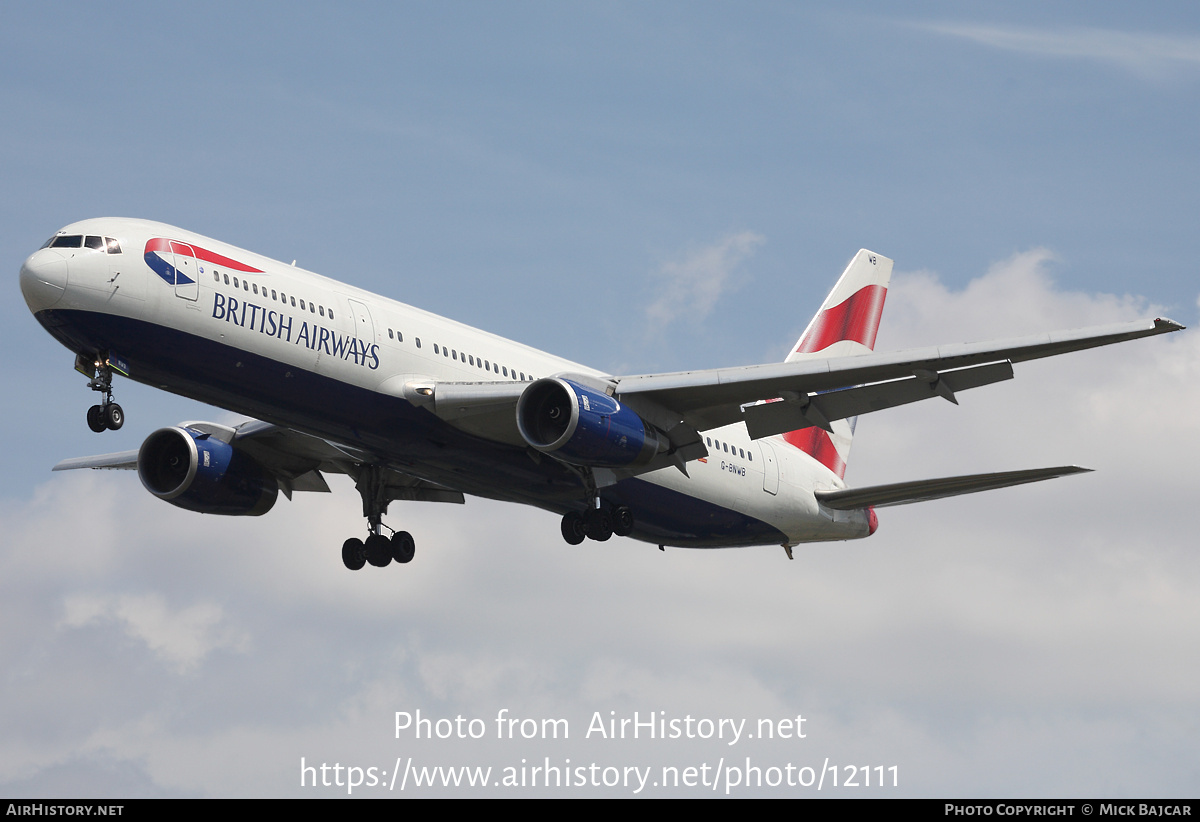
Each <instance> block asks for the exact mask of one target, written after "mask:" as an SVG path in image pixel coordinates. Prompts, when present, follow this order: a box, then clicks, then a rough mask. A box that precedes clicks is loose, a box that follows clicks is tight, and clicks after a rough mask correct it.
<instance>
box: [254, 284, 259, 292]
mask: <svg viewBox="0 0 1200 822" xmlns="http://www.w3.org/2000/svg"><path fill="white" fill-rule="evenodd" d="M254 293H255V294H257V293H258V283H255V284H254Z"/></svg>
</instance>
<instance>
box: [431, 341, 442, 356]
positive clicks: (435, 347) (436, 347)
mask: <svg viewBox="0 0 1200 822" xmlns="http://www.w3.org/2000/svg"><path fill="white" fill-rule="evenodd" d="M433 353H434V354H441V353H442V352H441V351H439V350H438V344H437V343H434V344H433Z"/></svg>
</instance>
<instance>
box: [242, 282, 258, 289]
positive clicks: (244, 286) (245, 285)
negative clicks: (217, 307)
mask: <svg viewBox="0 0 1200 822" xmlns="http://www.w3.org/2000/svg"><path fill="white" fill-rule="evenodd" d="M256 287H257V286H256ZM242 290H243V291H249V290H250V281H249V280H242Z"/></svg>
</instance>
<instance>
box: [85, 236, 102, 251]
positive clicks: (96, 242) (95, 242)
mask: <svg viewBox="0 0 1200 822" xmlns="http://www.w3.org/2000/svg"><path fill="white" fill-rule="evenodd" d="M83 247H84V248H94V249H96V250H97V251H99V250H102V249H103V248H104V238H103V237H93V236H91V235H90V234H89V235H88V236H87V237H86V238H85V239H84V241H83Z"/></svg>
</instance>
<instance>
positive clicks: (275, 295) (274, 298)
mask: <svg viewBox="0 0 1200 822" xmlns="http://www.w3.org/2000/svg"><path fill="white" fill-rule="evenodd" d="M271 299H272V300H278V299H279V295H278V294H276V293H275V289H273V288H272V289H271Z"/></svg>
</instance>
